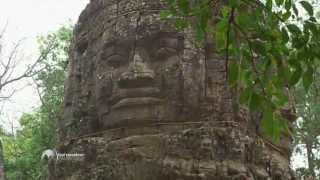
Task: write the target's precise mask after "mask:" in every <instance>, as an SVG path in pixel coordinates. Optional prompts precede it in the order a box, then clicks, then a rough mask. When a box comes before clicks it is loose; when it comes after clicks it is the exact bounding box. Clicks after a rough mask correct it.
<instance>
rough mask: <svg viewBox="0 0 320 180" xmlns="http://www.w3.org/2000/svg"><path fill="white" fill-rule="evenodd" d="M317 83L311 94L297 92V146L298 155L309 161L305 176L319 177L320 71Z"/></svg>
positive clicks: (304, 172)
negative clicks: (304, 156) (302, 155)
mask: <svg viewBox="0 0 320 180" xmlns="http://www.w3.org/2000/svg"><path fill="white" fill-rule="evenodd" d="M314 81H315V83H314V84H313V85H311V87H310V90H309V92H305V91H304V89H303V88H302V87H301V86H300V88H297V90H296V93H295V95H296V102H297V113H298V117H300V118H299V119H298V121H297V123H296V128H295V136H294V137H295V138H294V139H295V144H296V151H297V153H300V154H304V153H303V152H304V151H306V157H307V160H308V164H307V165H308V168H307V169H304V171H301V172H300V173H301V175H303V176H311V177H313V178H316V177H319V174H318V173H316V172H319V169H320V159H319V156H318V153H319V152H318V149H319V143H320V141H319V140H320V139H319V136H320V125H319V115H320V104H319V97H320V94H319V83H320V81H319V70H317V71H316V76H315V79H314Z"/></svg>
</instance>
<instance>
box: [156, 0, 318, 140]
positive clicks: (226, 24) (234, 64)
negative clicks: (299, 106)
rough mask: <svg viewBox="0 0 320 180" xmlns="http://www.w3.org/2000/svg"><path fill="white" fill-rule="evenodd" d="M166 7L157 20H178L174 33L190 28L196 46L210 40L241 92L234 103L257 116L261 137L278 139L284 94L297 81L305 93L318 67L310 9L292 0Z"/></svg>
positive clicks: (181, 0) (188, 1) (180, 1)
mask: <svg viewBox="0 0 320 180" xmlns="http://www.w3.org/2000/svg"><path fill="white" fill-rule="evenodd" d="M166 2H167V3H168V5H169V7H170V10H169V11H165V12H164V13H162V14H161V17H162V18H163V19H166V20H170V21H174V22H179V21H183V22H184V23H183V24H185V25H184V26H178V27H179V29H181V28H187V27H192V29H194V31H195V36H196V37H197V39H198V40H200V41H203V40H205V37H211V36H212V35H214V37H215V38H214V39H215V44H216V48H217V49H216V51H218V52H219V53H220V54H221V56H223V57H225V60H226V61H227V63H226V64H227V66H228V67H227V69H228V77H229V82H230V85H231V86H232V87H233V88H236V89H237V90H239V91H241V95H240V97H239V102H240V103H241V104H243V105H246V106H247V107H249V108H250V110H251V111H260V112H263V121H262V127H263V129H264V132H266V134H265V135H267V136H269V137H273V139H277V138H279V137H280V134H281V133H280V132H282V131H284V130H287V128H286V126H284V125H283V123H282V122H283V117H281V113H280V112H281V109H282V108H283V107H288V106H290V102H289V98H288V95H289V94H290V92H291V91H292V89H294V88H295V87H296V86H297V84H298V83H299V82H300V81H302V83H303V87H304V88H305V90H306V91H308V90H309V88H310V86H311V85H312V83H313V81H314V73H315V72H314V69H316V68H317V66H318V64H319V63H318V62H319V57H320V53H319V52H318V49H320V26H319V22H318V20H317V19H316V17H315V16H314V14H316V13H314V11H315V10H314V5H312V4H311V3H310V2H309V1H293V0H266V1H259V0H230V1H213V0H166ZM298 7H299V8H298ZM300 7H301V8H300ZM194 22H196V23H194ZM178 24H181V23H178Z"/></svg>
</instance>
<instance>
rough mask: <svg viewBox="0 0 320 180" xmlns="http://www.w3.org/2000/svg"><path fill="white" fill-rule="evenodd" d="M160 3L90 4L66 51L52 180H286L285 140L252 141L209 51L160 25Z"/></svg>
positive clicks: (106, 0) (248, 117)
mask: <svg viewBox="0 0 320 180" xmlns="http://www.w3.org/2000/svg"><path fill="white" fill-rule="evenodd" d="M165 8H166V6H165V4H164V3H163V2H162V1H160V0H92V1H91V2H90V3H89V4H88V6H87V7H86V9H85V10H84V11H83V12H82V14H81V16H80V18H79V22H78V23H77V25H76V27H75V30H74V33H75V37H74V41H73V45H72V47H71V50H70V61H69V72H68V79H67V81H66V84H65V102H64V114H63V118H62V119H61V121H60V122H59V132H58V133H59V143H58V144H57V149H58V151H59V152H60V153H81V154H84V155H85V157H84V159H82V160H68V161H66V160H65V161H62V160H61V161H57V162H56V163H55V164H54V168H52V169H53V170H51V171H52V173H51V174H53V179H59V180H60V179H61V180H64V179H66V180H88V179H93V180H291V179H294V178H293V176H292V173H291V171H290V167H289V156H290V152H291V150H290V144H291V139H290V136H288V135H284V136H283V137H282V139H281V141H280V143H279V144H273V143H271V142H270V141H268V140H266V139H264V138H262V137H261V136H259V133H258V132H257V128H256V126H257V125H256V124H257V121H258V118H257V117H258V116H254V115H252V114H250V113H248V111H247V110H246V109H245V108H240V110H235V109H234V108H233V107H234V103H235V102H236V98H237V97H236V93H234V92H232V90H230V89H229V88H228V85H227V82H226V68H225V61H224V59H223V58H221V57H219V56H218V55H217V53H215V51H214V49H215V48H214V44H213V43H212V44H210V43H208V44H204V45H199V44H198V43H196V42H195V40H194V39H193V33H192V31H191V30H190V31H189V30H186V31H184V32H180V31H177V30H176V29H175V28H173V27H172V26H171V25H170V24H168V23H166V22H164V21H162V20H160V17H159V12H160V11H161V10H163V9H165Z"/></svg>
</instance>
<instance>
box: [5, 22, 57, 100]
mask: <svg viewBox="0 0 320 180" xmlns="http://www.w3.org/2000/svg"><path fill="white" fill-rule="evenodd" d="M5 30H6V28H3V30H2V31H1V32H0V100H6V99H9V98H10V97H12V96H13V95H14V94H15V92H16V91H17V90H19V89H17V88H12V90H8V89H7V87H9V86H11V85H13V84H15V83H17V82H19V81H21V80H22V79H25V78H30V77H32V76H34V75H35V74H37V73H38V71H37V70H35V68H36V66H37V65H38V64H39V63H40V61H43V60H44V59H46V58H47V55H48V54H49V52H50V51H51V50H52V49H54V48H55V44H52V43H51V42H49V44H47V46H46V47H45V49H42V51H41V52H40V55H39V56H38V57H37V58H36V59H35V60H34V61H33V62H32V63H30V64H26V67H24V68H23V67H22V65H23V63H22V62H23V60H24V57H23V56H22V54H21V49H20V47H21V45H22V44H23V41H22V40H20V41H18V42H16V43H15V44H14V45H13V48H12V49H11V50H8V52H6V51H5V48H4V47H5V45H6V44H5V43H4V42H3V39H4V35H5ZM11 87H12V86H11Z"/></svg>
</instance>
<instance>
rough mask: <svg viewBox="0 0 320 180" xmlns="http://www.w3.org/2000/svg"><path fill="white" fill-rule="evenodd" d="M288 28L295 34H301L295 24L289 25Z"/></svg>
mask: <svg viewBox="0 0 320 180" xmlns="http://www.w3.org/2000/svg"><path fill="white" fill-rule="evenodd" d="M287 28H288V29H289V31H290V32H291V33H293V34H301V30H300V28H299V27H298V26H297V25H295V24H289V25H287Z"/></svg>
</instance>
